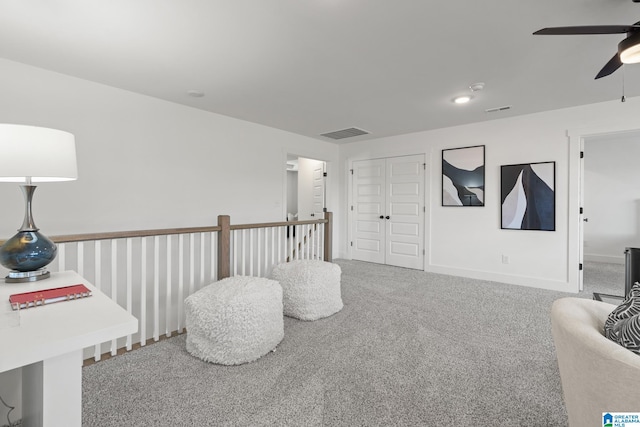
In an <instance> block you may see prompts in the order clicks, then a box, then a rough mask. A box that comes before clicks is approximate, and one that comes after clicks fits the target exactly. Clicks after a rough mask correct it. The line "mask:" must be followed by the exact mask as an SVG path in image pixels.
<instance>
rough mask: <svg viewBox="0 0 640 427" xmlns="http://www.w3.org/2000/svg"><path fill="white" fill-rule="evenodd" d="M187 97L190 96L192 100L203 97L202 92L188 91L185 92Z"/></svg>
mask: <svg viewBox="0 0 640 427" xmlns="http://www.w3.org/2000/svg"><path fill="white" fill-rule="evenodd" d="M187 95H189V96H192V97H194V98H202V97H203V96H204V92H203V91H201V90H190V91H187Z"/></svg>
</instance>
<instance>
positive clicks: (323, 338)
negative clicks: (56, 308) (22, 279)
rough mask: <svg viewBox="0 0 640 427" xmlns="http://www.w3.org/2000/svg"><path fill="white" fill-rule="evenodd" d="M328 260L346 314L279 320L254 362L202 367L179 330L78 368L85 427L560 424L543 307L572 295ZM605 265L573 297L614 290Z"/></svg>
mask: <svg viewBox="0 0 640 427" xmlns="http://www.w3.org/2000/svg"><path fill="white" fill-rule="evenodd" d="M337 263H338V264H339V265H340V266H341V268H342V296H343V301H344V309H343V310H342V311H341V312H339V313H337V314H335V315H334V316H331V317H329V318H326V319H322V320H318V321H315V322H304V321H299V320H295V319H291V318H285V338H284V340H283V341H282V342H281V344H280V345H279V346H278V348H277V350H276V351H275V352H272V353H269V354H267V355H266V356H264V357H263V358H261V359H259V360H258V361H256V362H253V363H249V364H245V365H240V366H235V367H227V366H220V365H214V364H209V363H205V362H202V361H200V360H198V359H196V358H194V357H192V356H190V355H189V354H188V353H187V352H186V350H185V335H180V336H176V337H174V338H170V339H168V340H165V341H161V342H159V343H156V344H153V345H149V346H146V347H143V348H141V349H139V350H136V351H132V352H129V353H127V354H125V355H122V356H118V357H116V358H113V359H109V360H105V361H103V362H100V363H97V364H94V365H90V366H87V367H85V368H84V369H83V426H96V427H98V426H100V427H109V426H436V425H456V426H474V427H482V426H528V427H535V426H545V427H547V426H566V425H567V415H566V411H565V408H564V404H563V402H562V390H561V384H560V378H559V375H558V368H557V363H556V359H555V351H554V347H553V342H552V339H551V333H550V322H549V310H550V307H551V304H552V302H553V301H554V300H555V299H557V298H560V297H563V296H576V295H575V294H563V293H559V292H553V291H545V290H540V289H533V288H527V287H521V286H513V285H506V284H500V283H495V282H489V281H481V280H472V279H465V278H460V277H453V276H446V275H438V274H431V273H425V272H422V271H415V270H408V269H402V268H396V267H390V266H384V265H376V264H369V263H363V262H358V261H345V260H338V261H337ZM605 267H606V268H604V270H603V267H602V266H601V265H599V266H597V268H595V267H594V268H590V265H589V264H587V265H586V270H585V291H584V292H582V293H581V294H579V295H578V296H580V297H584V298H591V293H592V292H605V293H613V294H619V293H621V292H622V290H623V289H624V266H616V265H613V264H612V265H605ZM607 269H609V271H605V270H607ZM620 280H622V282H621V281H620Z"/></svg>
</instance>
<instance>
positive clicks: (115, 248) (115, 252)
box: [111, 240, 118, 356]
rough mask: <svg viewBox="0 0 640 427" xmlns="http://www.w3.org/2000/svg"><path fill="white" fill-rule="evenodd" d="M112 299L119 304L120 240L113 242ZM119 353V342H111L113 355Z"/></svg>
mask: <svg viewBox="0 0 640 427" xmlns="http://www.w3.org/2000/svg"><path fill="white" fill-rule="evenodd" d="M111 299H112V300H114V301H115V302H116V303H117V302H118V240H112V241H111ZM117 353H118V340H117V339H114V340H111V355H112V356H115V355H116V354H117Z"/></svg>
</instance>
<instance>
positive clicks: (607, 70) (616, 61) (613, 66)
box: [596, 53, 622, 79]
mask: <svg viewBox="0 0 640 427" xmlns="http://www.w3.org/2000/svg"><path fill="white" fill-rule="evenodd" d="M620 67H622V61H620V56H618V54H617V53H616V54H615V55H613V58H611V59H610V60H609V62H607V64H606V65H605V66H604V67H602V70H600V72H599V73H598V75H597V76H596V79H599V78H601V77H606V76H608V75H609V74H612V73H613V72H614V71H616V70H617V69H618V68H620Z"/></svg>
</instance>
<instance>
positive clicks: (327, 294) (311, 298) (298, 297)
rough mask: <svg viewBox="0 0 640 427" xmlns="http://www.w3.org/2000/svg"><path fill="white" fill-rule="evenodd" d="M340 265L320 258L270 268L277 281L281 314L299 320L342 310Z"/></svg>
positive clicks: (317, 317)
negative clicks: (281, 294)
mask: <svg viewBox="0 0 640 427" xmlns="http://www.w3.org/2000/svg"><path fill="white" fill-rule="evenodd" d="M341 273H342V271H341V270H340V266H339V265H338V264H332V263H330V262H325V261H320V260H298V261H291V262H287V263H283V264H279V265H277V266H275V267H274V269H273V273H272V274H271V275H272V277H273V278H274V279H275V280H277V281H278V282H280V285H281V286H282V292H283V303H284V314H285V315H286V316H289V317H295V318H296V319H300V320H317V319H322V318H323V317H328V316H331V315H332V314H335V313H337V312H339V311H340V310H342V307H343V305H342V297H341V293H340V274H341Z"/></svg>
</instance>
